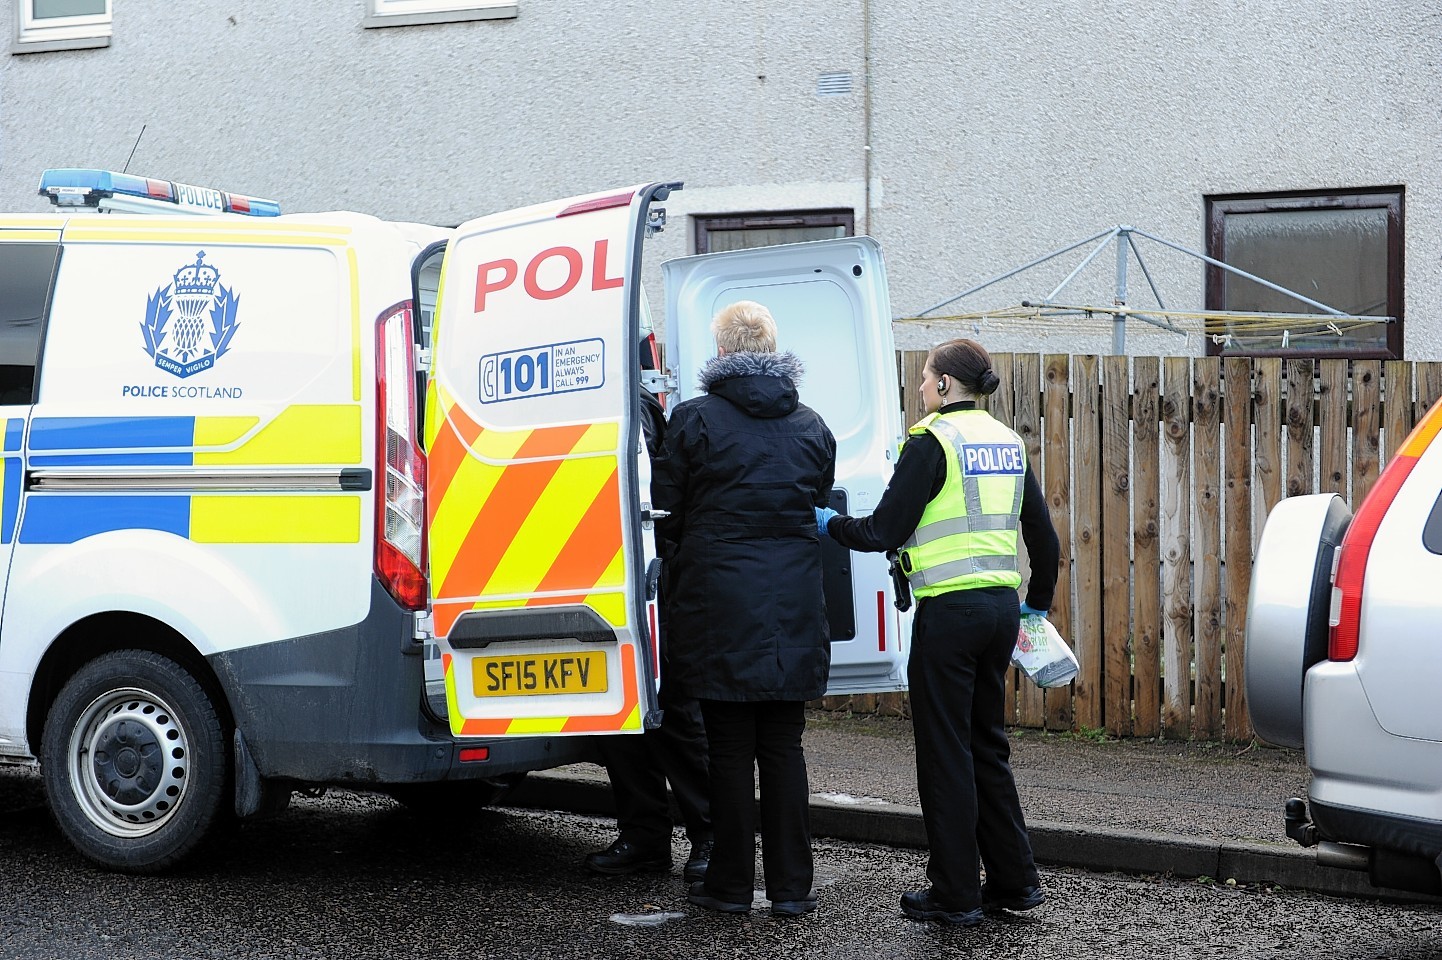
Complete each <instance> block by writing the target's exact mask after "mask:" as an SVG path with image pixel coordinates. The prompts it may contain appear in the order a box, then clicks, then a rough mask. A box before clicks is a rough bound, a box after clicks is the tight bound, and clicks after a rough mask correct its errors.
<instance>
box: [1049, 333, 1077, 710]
mask: <svg viewBox="0 0 1442 960" xmlns="http://www.w3.org/2000/svg"><path fill="white" fill-rule="evenodd" d="M1070 370H1071V363H1070V358H1069V357H1068V356H1067V355H1066V354H1064V353H1051V354H1047V356H1046V370H1045V379H1044V388H1045V391H1046V395H1045V397H1044V398H1043V401H1042V408H1043V410H1042V424H1043V428H1044V429H1045V431H1046V443H1045V444H1044V445H1043V448H1042V459H1043V461H1044V470H1043V475H1042V484H1043V489H1044V490H1045V491H1046V502H1047V506H1048V508H1049V509H1050V511H1051V522H1052V526H1054V527H1055V528H1056V535H1057V538H1058V539H1060V540H1061V563H1060V565H1059V567H1058V569H1057V576H1056V595H1055V597H1054V599H1053V600H1052V603H1051V611H1050V615H1049V619H1050V620H1051V622H1052V625H1053V626H1055V627H1056V629H1057V632H1058V633H1060V634H1061V635H1062V636H1063V637H1065V638H1066V639H1067V640H1068V641H1074V640H1075V629H1074V626H1073V618H1072V601H1071V582H1072V554H1071V507H1072V496H1071V491H1072V482H1071V463H1072V433H1071V413H1070V405H1071V378H1070ZM1072 696H1073V688H1072V687H1071V686H1067V687H1063V688H1062V689H1060V690H1048V691H1046V727H1047V729H1048V730H1070V729H1071V728H1072V721H1073V719H1074V718H1075V713H1074V712H1073V709H1072Z"/></svg>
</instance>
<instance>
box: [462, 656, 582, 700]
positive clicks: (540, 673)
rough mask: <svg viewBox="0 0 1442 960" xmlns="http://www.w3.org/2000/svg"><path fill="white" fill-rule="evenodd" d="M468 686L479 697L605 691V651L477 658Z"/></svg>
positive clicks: (474, 661)
mask: <svg viewBox="0 0 1442 960" xmlns="http://www.w3.org/2000/svg"><path fill="white" fill-rule="evenodd" d="M471 686H472V689H473V690H474V691H475V694H476V696H478V697H525V696H534V695H545V694H559V693H605V692H606V654H605V651H602V650H594V651H588V652H586V653H538V654H527V655H525V656H509V657H477V658H476V659H474V660H472V661H471Z"/></svg>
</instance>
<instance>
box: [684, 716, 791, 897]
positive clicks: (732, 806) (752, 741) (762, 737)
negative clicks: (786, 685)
mask: <svg viewBox="0 0 1442 960" xmlns="http://www.w3.org/2000/svg"><path fill="white" fill-rule="evenodd" d="M701 715H702V716H703V717H704V718H705V720H706V738H707V741H708V742H709V744H710V747H711V816H712V820H713V822H714V823H715V826H716V846H715V848H714V849H713V850H712V851H711V866H710V868H709V869H708V870H707V871H706V892H707V893H708V894H710V895H711V896H713V897H715V898H717V899H718V900H725V901H728V902H730V903H750V902H751V898H752V890H753V889H754V887H755V882H756V771H757V769H759V770H760V773H761V862H762V870H763V873H764V874H765V878H766V897H767V899H769V900H773V901H774V900H801V899H803V898H805V897H806V896H808V895H809V894H810V892H811V878H812V873H811V871H812V865H811V821H810V815H809V809H808V806H807V804H808V800H809V790H808V788H807V784H806V757H805V756H804V755H803V754H802V752H801V734H802V731H803V730H805V729H806V704H805V703H804V702H803V701H800V700H796V701H791V700H764V701H757V702H753V703H737V702H733V701H729V700H702V701H701Z"/></svg>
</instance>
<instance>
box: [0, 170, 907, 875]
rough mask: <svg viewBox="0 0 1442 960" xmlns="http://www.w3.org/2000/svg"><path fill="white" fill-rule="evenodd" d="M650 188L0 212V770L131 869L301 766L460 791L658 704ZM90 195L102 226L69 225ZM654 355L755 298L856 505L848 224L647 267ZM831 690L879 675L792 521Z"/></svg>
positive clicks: (847, 577) (885, 642)
mask: <svg viewBox="0 0 1442 960" xmlns="http://www.w3.org/2000/svg"><path fill="white" fill-rule="evenodd" d="M679 186H680V185H679V184H664V183H653V184H642V185H639V186H635V187H630V188H627V189H624V190H619V191H614V192H608V193H600V194H595V195H591V196H585V197H579V198H573V199H568V200H562V201H558V202H555V203H548V204H542V205H539V206H534V207H530V208H527V209H524V210H517V211H512V212H507V213H502V214H497V215H495V216H489V217H484V218H482V219H478V220H474V221H471V222H469V223H466V224H463V225H462V226H460V227H459V228H456V229H454V230H450V229H440V228H435V227H427V226H421V225H415V224H403V223H392V222H385V221H381V220H378V219H375V218H373V217H369V216H365V215H362V214H358V213H324V214H301V215H281V212H280V209H279V207H278V205H277V204H276V203H274V202H273V201H269V200H264V199H260V198H256V197H248V196H244V195H240V194H234V193H227V192H224V191H220V190H214V189H209V188H202V187H194V186H189V185H185V184H179V183H174V182H171V181H166V180H157V179H151V178H146V177H137V176H131V175H126V174H120V173H112V172H107V171H99V170H52V171H47V172H46V173H45V175H44V177H43V178H42V181H41V187H40V192H41V194H42V195H43V196H45V197H46V198H48V199H49V200H50V201H51V202H52V204H53V205H54V211H52V212H50V213H48V214H44V215H31V216H4V217H0V421H3V436H4V450H3V469H0V564H3V569H4V571H5V573H6V576H5V577H4V579H3V581H0V582H3V584H4V590H3V596H0V759H8V760H11V761H17V762H34V761H36V760H38V761H39V763H40V767H41V771H42V775H43V779H44V784H45V789H46V793H47V796H48V799H49V803H50V805H51V808H52V810H53V812H54V815H55V818H56V820H57V822H58V823H59V825H60V828H61V830H62V831H63V832H64V834H65V836H66V837H67V838H68V839H69V840H70V841H71V842H72V843H73V844H74V846H75V847H76V848H77V849H78V850H79V851H80V852H81V853H82V854H84V855H85V856H87V857H89V858H90V859H92V860H94V861H96V862H98V863H100V864H103V865H105V866H107V867H111V868H114V869H119V870H126V871H133V872H153V871H157V870H161V869H164V868H166V867H168V866H170V865H173V864H175V863H177V862H179V861H180V860H182V859H183V858H184V857H186V856H187V855H188V854H190V853H192V852H193V851H194V850H195V849H196V848H197V846H198V845H199V844H201V843H202V842H203V841H204V839H205V838H206V836H207V834H208V833H210V831H211V830H212V828H214V827H215V826H216V825H217V824H218V823H220V822H221V821H223V820H225V819H227V818H233V817H237V818H240V819H247V818H251V817H256V816H260V815H264V814H266V813H271V812H275V811H277V810H279V809H281V808H282V807H283V806H284V804H285V801H286V800H287V798H288V797H289V796H290V794H291V793H292V791H294V790H295V789H297V788H299V787H318V786H324V785H328V784H345V785H350V786H356V787H362V788H370V789H383V790H390V791H392V792H394V793H396V794H397V795H398V796H402V797H404V798H405V799H406V800H407V802H415V803H431V802H435V801H437V800H439V799H441V798H442V797H445V799H446V801H447V802H449V803H464V804H469V805H479V804H483V803H485V802H488V801H489V800H491V799H494V798H495V797H496V796H497V795H498V794H499V792H500V791H501V790H503V789H504V787H505V786H506V785H507V784H509V783H512V782H514V780H515V778H517V777H519V776H521V775H523V774H524V773H525V772H526V771H530V770H536V769H541V768H545V767H550V766H555V765H558V764H563V763H567V762H571V761H573V760H575V759H577V758H578V757H579V756H580V750H581V748H582V747H583V746H584V744H585V738H586V736H588V735H593V734H609V733H618V732H640V731H641V730H643V729H644V728H646V727H647V726H648V725H652V724H654V723H656V722H657V721H658V719H659V715H658V708H657V704H656V685H657V680H658V668H657V661H658V656H657V650H658V642H659V638H658V635H657V616H656V596H655V595H656V584H657V580H658V571H659V565H658V562H657V560H656V555H655V547H654V543H653V537H652V529H651V528H652V523H651V519H652V518H651V515H650V512H649V504H648V502H647V501H648V497H647V492H646V491H647V489H648V485H649V462H648V460H647V458H646V457H645V455H644V446H643V444H642V442H641V434H640V427H639V422H638V409H637V407H638V404H639V402H640V400H639V391H638V389H637V385H638V383H641V382H642V374H643V371H642V369H641V364H640V358H639V356H638V350H637V349H636V344H637V343H638V341H639V340H640V338H641V335H642V323H643V317H645V316H646V315H647V313H648V310H649V307H648V305H647V304H646V302H645V300H644V296H643V292H642V289H641V283H640V274H641V265H642V256H643V247H644V244H645V240H646V238H647V237H648V236H649V235H651V234H652V233H654V232H655V231H656V230H658V229H660V228H661V226H662V225H663V224H664V219H665V215H664V210H663V209H662V208H660V207H659V205H658V204H659V202H660V201H663V200H664V199H665V198H666V196H667V195H668V193H669V192H670V191H673V190H676V189H679ZM98 214H104V215H98ZM664 276H665V281H666V316H667V320H668V328H669V330H670V334H671V335H670V337H669V339H668V341H667V343H666V345H665V347H666V352H667V356H668V359H669V360H670V361H671V362H672V363H673V367H672V371H671V372H663V373H657V372H655V371H649V372H648V374H649V375H650V381H649V382H650V385H651V387H652V389H653V390H656V391H665V392H667V393H669V394H670V395H671V397H672V398H674V399H680V398H684V397H686V396H688V395H689V394H691V393H692V392H694V390H695V387H694V383H695V372H696V371H697V370H698V369H699V368H700V366H701V365H702V363H703V362H704V361H705V360H706V359H707V358H708V357H709V356H710V355H711V353H712V344H711V342H710V337H709V332H708V324H709V321H710V318H711V316H712V315H713V314H714V313H715V312H716V310H717V309H719V308H720V307H722V306H724V305H725V304H727V303H729V302H731V301H733V300H737V299H742V298H749V299H755V300H759V301H761V302H763V303H766V304H767V305H768V306H769V307H771V309H772V311H773V312H774V314H775V315H776V317H777V319H778V322H779V325H780V330H781V346H782V348H783V349H791V350H794V351H795V352H796V353H798V354H799V355H800V356H801V357H802V358H803V360H804V362H805V363H806V364H807V366H808V367H809V379H808V380H807V382H806V383H805V384H804V385H803V387H802V396H803V399H804V400H805V402H807V403H808V404H811V405H812V406H814V407H815V408H816V409H817V410H819V411H820V412H821V413H822V415H823V416H824V417H825V418H826V420H827V422H828V423H829V424H830V426H831V428H832V430H833V431H834V432H835V434H836V437H837V440H838V445H839V449H838V466H837V488H838V489H837V504H836V505H837V506H840V507H844V508H846V509H847V510H848V511H849V512H851V513H854V514H855V513H865V512H867V511H868V510H869V509H870V508H871V506H872V505H874V504H875V502H876V500H877V499H878V498H879V496H880V493H881V490H882V489H883V487H884V485H885V481H886V478H887V475H888V473H889V469H890V466H889V457H888V455H889V453H890V452H891V451H893V450H894V449H895V444H896V441H897V440H898V439H899V437H900V436H901V423H900V413H899V409H898V397H897V394H896V374H895V364H894V358H893V348H892V342H891V334H890V325H889V313H890V312H889V309H888V304H887V297H886V283H885V275H884V271H883V268H882V263H881V257H880V253H879V250H878V249H877V247H876V245H875V243H874V242H872V241H871V240H869V239H867V238H854V239H842V240H835V241H824V242H821V243H813V244H801V245H794V246H789V247H778V248H770V249H765V250H759V251H740V252H736V253H727V254H719V255H715V256H707V257H689V258H683V259H680V260H676V261H673V262H670V263H668V264H666V265H665V266H664ZM819 549H827V550H831V551H832V552H831V553H829V554H828V556H827V588H828V603H829V608H830V614H831V622H832V631H833V640H834V645H833V649H834V659H833V662H834V666H833V673H832V691H833V692H845V691H863V690H883V689H899V688H900V687H901V686H902V685H903V682H904V681H903V665H902V664H903V659H904V655H905V653H904V648H903V645H902V638H903V625H902V624H901V622H900V621H899V620H898V619H897V615H896V613H895V611H894V610H893V609H892V607H891V597H890V593H889V591H890V585H889V581H888V579H887V576H886V570H885V566H884V561H881V560H880V558H872V557H862V556H858V557H851V556H849V555H847V553H846V552H845V551H844V550H842V549H840V548H838V547H836V546H835V545H834V544H829V542H828V543H827V544H825V545H823V546H822V547H820V548H819Z"/></svg>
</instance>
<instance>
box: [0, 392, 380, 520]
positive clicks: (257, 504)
mask: <svg viewBox="0 0 1442 960" xmlns="http://www.w3.org/2000/svg"><path fill="white" fill-rule="evenodd" d="M361 420H362V418H361V408H360V406H359V405H358V404H311V405H294V406H290V407H287V408H286V409H284V410H283V411H281V412H280V413H279V414H278V415H276V416H275V417H274V418H273V419H271V420H269V421H267V422H266V423H265V424H263V425H262V424H261V422H260V418H258V417H187V416H179V417H35V418H33V419H32V420H31V422H30V438H29V466H30V467H32V468H54V467H95V466H106V467H171V468H174V467H213V466H230V467H236V466H251V467H266V466H297V465H308V466H331V465H335V466H348V465H354V464H359V463H360V462H361V457H362V453H363V449H362V447H363V444H362V434H361V429H362V423H361ZM24 428H25V422H24V420H22V419H12V420H9V421H7V423H6V428H5V457H4V472H3V482H4V486H3V488H0V541H3V542H5V543H9V542H11V540H12V539H14V537H15V524H16V519H17V516H18V514H19V512H20V510H19V507H20V491H21V486H22V482H23V470H22V455H23V447H24V444H23V443H22V440H23V437H24ZM362 513H363V503H362V499H361V497H360V496H358V495H356V494H354V493H341V492H337V493H310V494H295V493H284V492H278V493H273V494H272V493H244V494H233V493H204V492H192V493H168V492H167V493H138V492H130V491H122V490H116V491H115V492H103V493H91V492H85V493H81V492H68V491H66V492H62V491H58V490H57V491H54V492H51V491H48V490H47V491H38V490H37V491H34V492H32V493H31V495H30V496H29V497H28V498H27V500H26V504H25V511H24V518H23V521H22V522H21V527H20V533H19V541H20V542H21V543H47V544H57V543H74V542H76V541H78V540H82V539H84V538H85V537H90V536H95V535H97V534H101V533H108V532H112V531H117V530H157V531H161V532H164V533H170V534H173V535H175V536H178V537H184V538H186V539H188V540H191V541H194V542H197V543H357V542H359V541H360V537H361V522H362Z"/></svg>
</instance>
